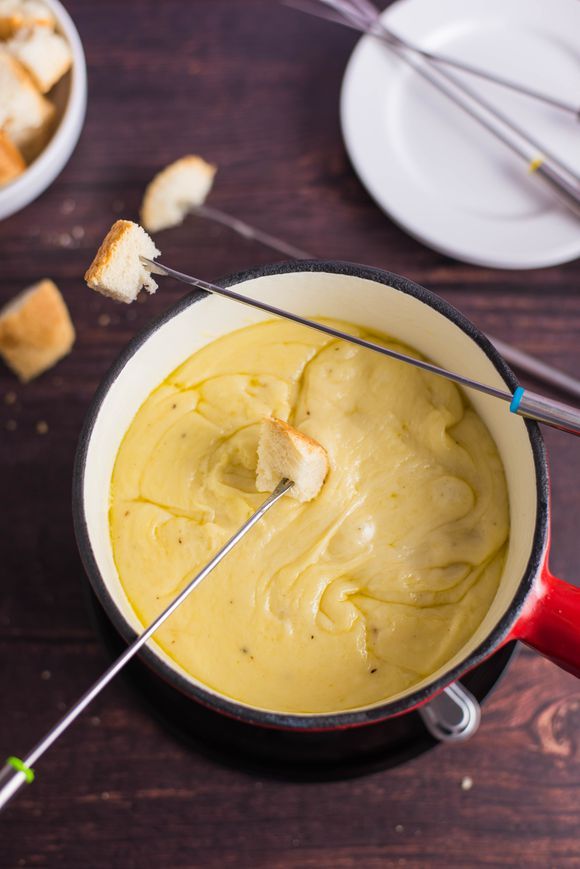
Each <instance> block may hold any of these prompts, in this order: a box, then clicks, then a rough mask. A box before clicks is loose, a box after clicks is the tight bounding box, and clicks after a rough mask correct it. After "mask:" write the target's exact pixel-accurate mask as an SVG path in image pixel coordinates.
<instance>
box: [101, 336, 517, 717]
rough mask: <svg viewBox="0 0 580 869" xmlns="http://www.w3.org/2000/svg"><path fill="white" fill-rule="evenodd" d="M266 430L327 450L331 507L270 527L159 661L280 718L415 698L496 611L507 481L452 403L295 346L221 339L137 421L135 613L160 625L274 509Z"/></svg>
mask: <svg viewBox="0 0 580 869" xmlns="http://www.w3.org/2000/svg"><path fill="white" fill-rule="evenodd" d="M333 325H338V326H339V328H342V329H346V330H347V331H349V332H351V333H353V334H357V335H362V336H364V337H366V338H371V339H372V340H374V341H377V342H378V343H382V344H384V345H386V346H389V347H393V348H396V349H398V350H402V351H403V352H405V353H409V354H412V355H415V356H418V354H417V353H415V351H413V350H410V349H409V348H408V347H405V346H402V345H401V344H398V343H397V342H395V341H392V340H390V339H388V338H385V337H384V336H377V335H373V334H371V333H369V332H367V331H364V330H362V329H359V328H357V327H354V326H350V325H348V324H344V323H339V324H333ZM268 415H274V416H278V417H280V418H281V419H285V420H288V421H289V422H290V423H291V424H292V425H294V426H296V427H297V428H299V429H301V430H302V431H304V432H305V433H307V434H308V435H310V436H311V437H313V438H315V439H316V440H318V441H319V442H320V443H321V444H323V446H324V447H325V448H326V449H327V451H328V455H329V460H330V466H331V469H330V472H329V475H328V477H327V480H326V482H325V484H324V486H323V489H322V491H321V493H320V494H319V495H318V497H317V498H316V499H315V500H313V501H312V502H310V503H308V504H300V503H298V502H297V501H295V500H294V499H292V498H291V497H289V496H285V497H284V498H283V499H282V501H281V502H279V503H278V504H277V505H276V506H275V507H273V508H272V510H270V512H269V513H268V514H267V516H266V517H265V518H264V519H263V520H262V521H261V522H260V523H259V524H258V526H256V527H255V528H254V529H253V530H252V531H251V532H250V533H249V534H248V536H247V537H246V538H245V539H244V540H243V541H242V543H240V544H239V545H238V546H237V547H236V549H235V550H234V551H233V552H232V553H231V554H230V555H229V556H228V557H227V558H226V559H225V561H224V562H223V563H222V564H221V565H220V566H219V567H218V568H217V569H216V570H215V571H214V572H213V573H212V574H211V575H210V576H209V577H208V578H207V579H206V580H205V581H204V582H203V583H202V584H201V585H200V586H199V588H197V589H196V590H195V591H194V592H193V594H192V595H191V597H190V598H189V599H188V600H187V601H186V602H185V603H184V604H182V606H181V608H180V609H179V610H178V611H177V612H176V613H175V614H174V615H173V616H171V618H170V619H169V621H168V622H167V623H166V624H165V625H164V626H163V627H162V628H161V629H160V630H159V631H158V632H157V635H156V639H157V641H158V643H159V644H160V646H161V647H162V648H163V649H164V650H165V652H167V654H169V655H170V656H171V657H172V658H173V659H175V661H177V662H178V663H179V664H180V665H181V666H182V667H184V668H185V670H187V671H188V672H189V673H191V674H192V675H193V676H194V677H195V678H197V679H198V680H199V681H201V682H202V683H204V684H205V685H207V686H209V687H211V688H213V689H215V690H217V691H219V692H220V693H222V694H224V695H226V696H228V697H230V698H233V699H236V700H239V701H241V702H243V703H246V704H249V705H252V706H257V707H261V708H266V709H270V710H278V711H288V712H294V713H300V712H331V711H336V710H343V709H352V708H356V707H361V706H365V705H368V704H373V703H377V702H379V701H381V700H384V699H386V698H389V697H391V696H393V695H395V694H398V693H399V692H402V691H405V690H407V689H409V688H410V687H412V686H413V685H414V684H416V683H417V682H419V681H420V680H422V679H423V678H424V677H425V676H428V675H430V674H431V673H433V672H434V671H435V670H437V669H438V668H439V667H440V666H442V665H443V664H445V662H447V661H448V660H449V659H451V658H452V657H453V656H454V655H455V653H456V652H458V651H459V650H460V649H461V647H462V646H463V645H464V644H465V643H466V642H467V640H468V639H469V638H470V637H471V635H472V634H473V632H474V631H475V630H476V629H477V627H478V625H479V624H480V623H481V621H482V619H483V618H484V616H485V614H486V612H487V611H488V609H489V607H490V605H491V602H492V600H493V598H494V595H495V593H496V591H497V588H498V584H499V580H500V576H501V572H502V568H503V564H504V559H505V551H506V544H507V538H508V533H509V510H508V496H507V488H506V482H505V477H504V472H503V468H502V465H501V461H500V458H499V455H498V452H497V449H496V446H495V444H494V442H493V440H492V438H491V436H490V434H489V432H488V431H487V429H486V427H485V425H484V424H483V422H482V420H481V419H480V418H479V417H478V416H477V414H476V413H475V412H474V410H473V409H472V408H471V407H470V406H469V404H467V402H466V400H465V398H464V397H463V396H462V394H461V393H460V392H459V390H458V389H457V387H456V386H454V385H453V384H452V383H450V382H448V381H446V380H444V379H443V378H441V377H436V376H433V375H430V374H426V373H424V372H422V371H419V370H418V369H415V368H413V367H412V366H410V365H405V364H403V363H400V362H397V361H395V360H390V359H387V358H385V357H381V356H379V355H378V354H375V353H372V352H370V351H366V350H363V349H359V348H357V347H354V346H351V345H349V344H346V343H345V342H340V341H336V340H333V339H330V338H328V337H326V336H324V335H319V334H317V333H316V332H314V331H312V330H310V329H307V328H305V327H302V326H297V325H294V324H291V323H287V322H284V321H272V322H267V323H261V324H258V325H254V326H249V327H247V328H244V329H241V330H239V331H237V332H233V333H231V334H229V335H226V336H225V337H223V338H221V339H219V340H217V341H215V342H213V343H211V344H209V345H208V346H207V347H205V348H203V349H202V350H200V351H199V352H197V353H195V354H194V355H193V356H192V357H191V358H190V359H188V360H187V361H186V362H185V363H184V364H183V365H182V366H181V367H180V368H178V369H177V370H176V371H175V372H174V373H173V374H171V376H170V377H169V378H168V379H167V380H166V381H165V382H164V383H163V384H162V385H161V386H160V387H159V388H158V389H156V390H155V391H154V392H153V393H152V394H151V395H150V396H149V398H147V400H146V401H145V403H144V404H143V405H142V407H141V408H140V410H139V411H138V413H137V415H136V416H135V419H134V420H133V422H132V423H131V426H130V428H129V430H128V432H127V434H126V436H125V438H124V440H123V442H122V444H121V447H120V449H119V453H118V456H117V459H116V463H115V468H114V472H113V478H112V485H111V508H110V528H111V538H112V545H113V553H114V557H115V562H116V565H117V569H118V572H119V576H120V579H121V582H122V584H123V586H124V589H125V591H126V594H127V597H128V599H129V601H130V603H131V605H132V606H133V608H134V610H135V612H136V614H137V615H138V617H139V619H140V620H141V621H142V622H143V624H147V623H149V622H150V621H152V620H153V619H154V618H155V616H157V615H158V614H159V612H161V610H162V609H164V608H165V607H166V606H167V604H168V603H169V602H170V601H171V600H172V598H173V597H175V595H177V593H178V592H179V591H180V590H181V589H182V588H183V587H184V586H185V584H186V583H187V582H188V581H189V580H190V579H191V577H192V576H193V575H194V574H195V573H196V572H197V571H198V570H199V569H200V568H201V567H202V566H203V565H204V564H205V563H206V562H207V561H208V560H209V559H210V557H211V556H212V555H213V554H214V553H215V552H216V550H217V549H218V548H219V547H220V546H221V545H222V544H223V543H225V542H226V540H227V539H228V538H229V537H230V536H231V535H232V534H233V533H234V532H235V531H236V530H237V529H238V528H239V526H240V525H241V524H242V523H243V522H244V521H245V520H246V519H247V518H248V517H249V516H250V514H251V513H252V512H253V511H254V510H256V509H257V507H258V506H259V504H260V503H262V501H263V500H264V498H265V495H264V494H260V493H258V492H257V491H256V486H255V469H256V459H257V457H256V449H257V441H258V432H259V424H260V421H261V420H262V419H263V417H265V416H268Z"/></svg>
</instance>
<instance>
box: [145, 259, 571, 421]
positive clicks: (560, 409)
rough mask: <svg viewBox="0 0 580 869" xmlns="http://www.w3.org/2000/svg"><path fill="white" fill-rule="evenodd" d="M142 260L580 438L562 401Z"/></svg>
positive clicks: (160, 271)
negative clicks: (450, 366) (490, 381)
mask: <svg viewBox="0 0 580 869" xmlns="http://www.w3.org/2000/svg"><path fill="white" fill-rule="evenodd" d="M139 259H140V260H141V262H142V263H143V265H144V266H146V268H147V269H148V270H149V271H150V272H153V273H154V274H157V275H164V276H166V277H171V278H175V279H176V280H178V281H181V282H182V283H184V284H188V285H189V286H190V287H196V288H197V289H198V290H203V291H204V292H206V293H213V294H215V295H216V296H223V297H224V298H226V299H230V300H232V301H234V302H241V304H242V305H248V306H249V307H251V308H258V309H259V310H261V311H266V312H267V313H268V314H272V315H273V316H275V317H281V318H282V319H283V320H290V321H291V322H293V323H298V324H299V325H301V326H307V327H308V328H309V329H314V330H316V331H317V332H322V333H323V334H324V335H329V336H330V337H331V338H338V339H340V340H342V341H347V342H348V343H349V344H356V345H357V346H358V347H364V348H365V349H367V350H372V351H373V352H375V353H380V354H381V355H382V356H388V357H390V358H391V359H397V360H398V361H399V362H406V363H407V364H409V365H413V366H414V367H415V368H421V369H422V370H423V371H428V372H429V373H430V374H437V375H438V376H439V377H445V378H446V379H447V380H452V381H453V382H454V383H458V384H459V385H460V386H465V387H467V388H468V389H475V390H477V391H478V392H483V393H485V394H486V395H491V396H493V397H494V398H499V399H501V400H502V401H505V402H507V403H508V404H509V409H510V411H511V413H515V414H517V415H518V416H523V417H526V418H527V419H533V420H536V422H543V423H545V424H546V425H549V426H551V427H552V428H557V429H561V430H562V431H565V432H568V433H569V434H574V435H580V410H578V409H577V408H575V407H571V406H570V405H567V404H563V403H561V402H559V401H554V400H553V399H551V398H546V397H545V396H543V395H539V394H538V393H536V392H531V391H530V390H527V389H524V388H523V386H518V387H517V388H516V389H515V391H514V392H513V393H511V392H508V391H506V390H504V389H499V388H498V387H496V386H490V385H489V384H486V383H480V382H479V381H478V380H473V379H472V378H470V377H466V376H465V375H463V374H458V373H457V372H455V371H448V370H447V369H445V368H441V367H440V366H438V365H434V364H433V363H432V362H426V361H424V360H423V359H414V358H413V357H412V356H407V355H406V354H404V353H398V352H397V351H396V350H390V349H389V348H388V347H381V345H380V344H375V343H373V342H372V341H367V340H366V339H365V338H359V337H357V336H356V335H349V334H348V333H347V332H342V331H341V330H340V329H335V328H334V327H333V326H327V325H326V324H325V323H317V322H316V321H315V320H309V319H308V318H307V317H301V316H300V315H299V314H293V313H291V312H290V311H286V310H284V309H282V308H277V307H276V306H275V305H269V304H268V303H267V302H261V301H259V300H258V299H253V298H250V297H249V296H245V295H242V294H241V293H236V292H235V291H234V290H230V289H226V288H225V287H220V286H218V285H217V284H211V283H209V282H208V281H204V280H202V279H201V278H196V277H193V276H192V275H186V274H184V273H183V272H178V271H176V270H175V269H172V268H169V266H166V265H164V264H163V263H161V262H154V261H153V260H150V259H147V257H144V256H140V257H139Z"/></svg>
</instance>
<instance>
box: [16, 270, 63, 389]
mask: <svg viewBox="0 0 580 869" xmlns="http://www.w3.org/2000/svg"><path fill="white" fill-rule="evenodd" d="M74 340H75V330H74V326H73V324H72V321H71V318H70V315H69V312H68V308H67V306H66V303H65V301H64V299H63V297H62V296H61V294H60V291H59V289H58V287H57V286H56V284H54V283H53V282H52V281H51V280H48V279H45V280H43V281H39V283H37V284H34V285H33V286H31V287H28V289H26V290H23V292H22V293H19V295H17V296H16V297H15V298H14V299H13V300H12V301H11V302H9V303H8V304H7V305H6V306H5V307H4V308H2V310H0V355H2V357H3V359H4V361H5V362H6V364H7V365H9V366H10V368H12V370H13V371H14V372H15V373H16V374H17V375H18V377H19V378H20V380H22V381H24V382H26V381H27V380H32V378H33V377H37V376H38V375H39V374H42V372H43V371H46V370H47V369H48V368H52V366H53V365H54V364H55V363H56V362H58V360H59V359H62V357H63V356H66V355H67V353H69V352H70V350H71V347H72V345H73V343H74Z"/></svg>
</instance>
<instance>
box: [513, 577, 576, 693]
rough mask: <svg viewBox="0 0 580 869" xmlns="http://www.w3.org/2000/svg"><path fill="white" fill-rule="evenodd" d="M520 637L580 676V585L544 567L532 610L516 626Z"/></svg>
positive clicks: (565, 668) (559, 664)
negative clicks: (558, 576)
mask: <svg viewBox="0 0 580 869" xmlns="http://www.w3.org/2000/svg"><path fill="white" fill-rule="evenodd" d="M515 633H516V634H517V637H518V639H520V640H522V642H524V643H526V644H527V645H528V646H531V647H532V648H533V649H537V651H538V652H540V653H541V654H542V655H545V657H546V658H550V660H551V661H554V663H556V664H558V666H560V667H562V668H563V669H564V670H568V672H569V673H573V674H574V676H578V677H580V588H576V586H574V585H570V583H569V582H563V581H562V580H561V579H557V578H556V577H555V576H552V574H551V573H550V571H549V570H548V569H547V567H545V568H544V571H543V573H542V578H541V581H540V583H539V585H538V587H537V589H536V595H535V599H534V602H533V605H532V607H531V609H530V610H528V611H527V612H525V613H524V614H523V615H522V617H521V618H520V620H519V621H518V624H517V626H516V631H515Z"/></svg>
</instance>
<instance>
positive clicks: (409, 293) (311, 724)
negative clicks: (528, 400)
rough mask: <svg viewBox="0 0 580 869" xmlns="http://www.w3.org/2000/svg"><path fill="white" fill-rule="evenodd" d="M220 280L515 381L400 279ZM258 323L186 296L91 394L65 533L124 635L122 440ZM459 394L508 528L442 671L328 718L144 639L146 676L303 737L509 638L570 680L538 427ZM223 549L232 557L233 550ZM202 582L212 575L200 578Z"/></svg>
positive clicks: (455, 674)
mask: <svg viewBox="0 0 580 869" xmlns="http://www.w3.org/2000/svg"><path fill="white" fill-rule="evenodd" d="M221 284H222V285H223V286H226V287H233V286H235V288H236V291H237V292H238V293H242V294H243V293H247V294H248V296H250V297H253V298H256V299H259V300H260V301H264V302H267V303H270V304H273V305H277V306H279V307H281V308H286V309H287V310H290V311H292V312H294V313H297V314H301V315H303V316H310V317H332V318H335V319H340V320H345V321H348V322H351V323H355V324H357V325H360V326H363V327H366V328H367V329H371V330H373V331H378V332H382V333H385V334H387V335H390V336H393V337H395V338H397V339H399V340H401V341H402V342H404V343H405V344H409V345H411V346H412V347H415V348H416V349H417V350H419V351H420V352H421V353H423V354H424V355H425V356H427V357H428V358H429V359H430V360H432V361H433V362H435V363H436V364H438V365H440V366H443V367H445V368H447V369H450V370H452V371H458V372H461V373H462V374H464V375H467V376H469V377H471V378H474V379H477V380H479V381H482V382H485V383H488V384H490V385H493V386H496V387H499V388H502V387H503V388H505V387H506V386H507V387H508V388H509V389H510V390H511V391H513V390H515V388H516V387H517V386H518V382H517V379H516V377H515V375H514V374H513V373H512V371H511V370H510V369H509V367H508V366H507V364H506V363H505V362H504V361H503V359H502V358H501V356H500V355H499V354H498V352H497V351H496V350H495V349H494V347H493V346H492V345H491V344H490V342H489V341H488V340H487V338H486V337H485V336H484V335H483V334H482V333H481V332H480V331H479V330H478V329H477V328H476V327H475V326H474V325H473V324H472V323H470V322H469V321H468V320H467V319H466V318H465V317H464V316H463V315H462V314H460V313H459V312H458V311H457V310H455V308H453V307H452V306H451V305H449V304H448V303H447V302H445V301H443V300H442V299H440V298H439V297H437V296H435V295H433V294H432V293H430V292H429V291H428V290H426V289H424V288H423V287H420V286H418V285H417V284H415V283H413V282H412V281H410V280H407V279H406V278H403V277H400V276H399V275H395V274H392V273H390V272H386V271H382V270H379V269H374V268H369V267H366V266H359V265H353V264H350V263H342V262H319V261H307V262H291V263H282V264H279V265H273V266H266V267H263V268H259V269H256V270H254V271H250V272H245V273H243V274H237V275H234V276H231V277H229V278H226V279H225V280H223V281H221ZM264 319H268V315H266V314H263V313H262V312H260V311H257V310H255V309H250V308H248V307H246V306H244V305H239V304H236V303H235V302H232V301H229V300H227V299H223V298H219V297H217V296H206V295H205V294H203V293H199V292H195V293H192V294H190V295H188V296H186V297H185V298H184V299H183V300H182V301H180V302H179V303H178V304H177V305H175V307H173V308H172V309H170V310H169V311H168V312H167V313H165V314H164V315H163V316H162V317H160V318H159V319H158V320H156V321H155V322H154V323H153V324H152V325H151V326H150V327H149V328H148V329H147V330H146V331H145V332H144V333H142V334H141V335H139V336H138V337H137V338H136V339H135V340H134V341H132V342H131V344H130V345H129V346H128V347H127V349H126V350H125V351H124V352H123V353H122V354H121V357H120V358H119V359H118V361H117V362H116V363H115V364H114V365H113V367H112V369H111V371H110V372H109V373H108V375H107V376H106V377H105V380H104V381H103V383H102V385H101V386H100V388H99V390H98V391H97V394H96V396H95V398H94V401H93V403H92V406H91V408H90V410H89V413H88V417H87V420H86V423H85V426H84V429H83V432H82V434H81V438H80V443H79V447H78V451H77V456H76V462H75V470H74V482H73V510H74V521H75V530H76V535H77V540H78V545H79V549H80V553H81V557H82V560H83V563H84V566H85V569H86V572H87V574H88V577H89V580H90V582H91V585H92V588H93V591H94V592H95V594H96V596H97V598H98V600H99V601H100V603H101V604H102V606H103V608H104V610H105V612H106V614H107V615H108V618H109V619H110V621H111V622H112V624H113V625H114V626H115V628H116V629H117V631H118V632H119V634H120V635H121V636H122V638H123V639H124V640H125V641H127V642H129V641H131V640H132V639H134V638H135V636H136V634H137V632H139V631H140V630H141V629H142V625H141V624H140V623H139V621H138V620H137V618H136V616H135V614H134V612H133V610H132V608H131V606H130V604H129V602H128V600H127V598H126V596H125V593H124V590H123V587H122V585H121V583H120V581H119V577H118V574H117V570H116V567H115V562H114V559H113V552H112V547H111V539H110V535H109V515H108V514H109V489H110V481H111V474H112V470H113V465H114V462H115V457H116V454H117V450H118V449H119V445H120V443H121V441H122V439H123V436H124V434H125V432H126V430H127V428H128V426H129V425H130V423H131V421H132V419H133V417H134V416H135V413H136V412H137V410H138V409H139V407H140V405H141V404H142V403H143V401H144V400H145V399H146V398H147V396H148V395H149V394H150V393H151V392H152V390H153V389H155V388H156V387H157V386H158V385H159V384H160V383H161V381H163V380H164V379H165V378H166V377H167V376H168V375H169V374H170V373H171V372H172V371H173V370H174V369H175V368H176V367H177V366H178V365H180V364H181V363H182V362H183V361H184V360H185V359H186V358H187V357H189V356H190V355H191V354H192V353H194V352H195V351H197V350H199V349H200V348H201V347H203V346H204V345H206V344H208V343H209V342H211V341H213V340H214V339H216V338H219V337H221V336H222V335H224V334H226V333H228V332H230V331H233V330H235V329H239V328H242V327H243V326H247V325H250V324H252V323H256V322H259V321H261V320H264ZM369 352H370V351H369ZM401 364H403V363H401ZM469 399H470V401H471V402H472V404H473V406H474V408H475V410H476V411H477V412H478V413H479V415H480V416H481V417H482V419H483V420H484V421H485V423H486V425H487V427H488V429H489V431H490V432H491V435H492V437H493V438H494V440H495V443H496V445H497V448H498V450H499V454H500V456H501V459H502V462H503V466H504V468H505V474H506V479H507V486H508V491H509V501H510V515H511V532H510V540H509V547H508V554H507V558H506V563H505V567H504V571H503V576H502V579H501V583H500V586H499V589H498V592H497V594H496V597H495V599H494V601H493V604H492V606H491V608H490V610H489V612H488V613H487V614H486V615H485V617H484V619H483V621H482V623H481V624H480V626H479V628H478V629H477V630H476V631H475V633H474V634H473V636H472V637H471V639H470V641H469V642H468V643H467V644H466V645H465V646H464V647H463V648H462V649H461V650H460V652H458V653H457V654H456V655H455V656H454V657H453V658H452V659H451V660H450V661H448V662H447V663H446V664H445V665H444V666H443V667H441V668H440V669H439V670H437V671H436V672H435V673H433V674H432V675H430V676H429V677H428V678H426V679H423V680H422V681H421V682H419V683H418V684H416V685H415V686H413V687H412V688H411V689H409V690H407V691H405V692H402V693H401V694H398V695H396V696H394V697H391V698H389V699H388V700H386V701H384V702H379V703H376V704H374V705H372V706H368V707H364V708H355V709H351V710H347V711H337V712H332V711H330V712H328V713H325V714H319V713H316V714H289V713H287V712H279V711H278V710H276V709H261V708H255V707H252V706H249V705H246V704H244V703H240V702H238V701H236V700H234V699H231V698H230V697H227V696H224V695H222V694H220V693H219V692H217V691H215V690H213V689H211V688H209V687H207V686H206V685H203V684H202V683H200V682H199V681H197V680H196V679H195V678H194V677H193V676H192V675H191V674H189V673H187V672H186V671H185V670H183V669H182V668H181V667H180V666H179V665H178V664H177V663H176V662H175V661H173V660H172V659H171V658H170V657H169V656H168V655H166V654H165V652H164V651H163V650H162V649H161V648H160V647H159V646H157V645H156V644H155V642H154V641H151V642H150V644H149V646H148V647H147V648H145V649H144V651H143V658H144V660H145V661H146V663H147V664H148V665H149V667H150V669H151V671H153V673H154V674H156V675H157V676H158V677H159V678H160V679H161V680H163V681H164V682H165V683H166V685H167V684H168V685H169V686H172V687H173V688H175V689H177V690H178V691H179V692H181V694H182V695H185V696H186V697H187V698H190V699H191V700H192V701H195V702H197V703H201V704H203V705H204V706H206V707H209V708H210V709H211V710H213V711H214V712H217V713H222V714H223V715H226V716H230V717H232V718H235V719H238V720H239V721H242V722H245V723H246V724H249V725H255V726H258V727H259V726H261V727H268V728H278V729H280V730H292V731H297V732H298V731H300V732H303V733H306V732H308V731H324V730H339V729H342V728H353V727H360V726H363V725H370V724H374V723H376V722H381V721H384V720H386V719H388V718H391V717H393V716H399V715H402V714H404V713H406V712H408V711H410V710H412V709H415V708H416V707H418V706H420V705H421V704H423V703H425V702H427V701H428V700H429V699H430V698H432V697H433V696H435V695H436V694H437V693H439V692H441V691H442V690H443V689H444V688H445V687H446V686H448V685H449V684H450V683H451V682H453V681H455V680H456V679H458V678H459V677H461V676H462V675H463V674H465V673H466V672H467V671H468V670H470V669H471V668H473V667H474V666H476V665H477V664H479V663H481V662H482V661H484V660H485V659H486V658H488V657H489V656H490V655H492V654H493V653H495V652H497V651H498V650H499V649H500V648H501V647H502V646H504V645H505V644H507V643H508V642H511V641H513V640H522V641H523V642H525V643H527V644H528V645H530V646H532V647H534V648H535V649H537V650H538V651H539V652H541V653H542V654H544V655H546V656H547V657H548V658H551V659H552V660H553V661H555V662H556V663H557V664H559V665H560V666H561V667H564V668H565V669H567V670H569V671H570V672H572V673H575V674H577V675H579V674H580V630H579V628H580V590H579V589H576V588H574V587H573V586H571V585H568V584H567V583H565V582H562V581H561V580H558V579H556V578H554V577H553V576H552V575H551V573H550V571H549V568H548V564H547V558H548V549H549V537H550V533H549V532H550V526H549V488H548V467H547V462H546V454H545V449H544V443H543V440H542V437H541V434H540V431H539V428H538V426H537V425H536V424H535V423H533V422H530V421H526V420H524V419H522V418H521V417H518V416H515V415H514V414H510V413H509V411H508V410H507V408H506V406H505V404H504V403H503V402H500V401H498V400H497V399H494V398H493V397H490V396H488V395H485V394H482V393H479V392H471V393H470V394H469ZM228 557H229V558H232V559H234V558H235V557H236V555H235V551H234V552H233V553H231V554H230V555H229V556H228ZM205 581H206V582H211V581H212V579H211V576H209V577H208V578H207V579H206V580H205Z"/></svg>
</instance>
